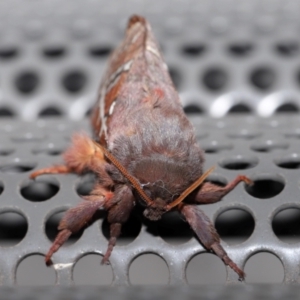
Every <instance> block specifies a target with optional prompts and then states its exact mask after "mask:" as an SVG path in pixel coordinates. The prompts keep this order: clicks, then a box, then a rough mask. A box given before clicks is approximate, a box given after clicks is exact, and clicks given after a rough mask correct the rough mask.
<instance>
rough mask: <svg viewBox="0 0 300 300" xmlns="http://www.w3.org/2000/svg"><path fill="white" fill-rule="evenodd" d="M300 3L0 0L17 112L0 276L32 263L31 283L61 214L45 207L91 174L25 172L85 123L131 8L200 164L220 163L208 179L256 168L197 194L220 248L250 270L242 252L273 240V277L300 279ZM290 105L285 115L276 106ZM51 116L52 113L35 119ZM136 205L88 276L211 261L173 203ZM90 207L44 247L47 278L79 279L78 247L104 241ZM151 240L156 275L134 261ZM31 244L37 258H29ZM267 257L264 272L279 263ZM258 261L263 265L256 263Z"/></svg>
mask: <svg viewBox="0 0 300 300" xmlns="http://www.w3.org/2000/svg"><path fill="white" fill-rule="evenodd" d="M299 6H300V3H299V1H279V0H278V1H275V0H274V1H267V0H264V1H258V0H257V1H253V0H249V1H247V0H243V1H241V0H239V1H234V0H218V1H210V0H207V1H196V0H189V1H180V0H176V1H171V2H170V1H166V0H165V1H160V3H159V5H154V4H153V1H137V0H130V1H122V2H120V1H109V2H105V3H104V1H92V0H85V1H64V2H63V3H62V2H61V1H58V0H55V1H53V0H52V1H39V2H36V1H35V2H28V1H21V0H9V1H4V0H2V1H1V2H0V117H7V116H8V117H15V119H14V120H11V119H9V118H8V119H5V118H4V119H3V120H1V121H0V139H1V144H0V191H1V190H2V192H1V195H0V213H1V214H0V229H1V230H0V253H1V255H0V266H1V268H0V274H1V276H0V284H1V285H3V286H7V285H14V284H19V285H22V284H26V279H28V278H30V277H32V276H33V273H35V274H37V275H36V277H35V278H36V279H35V282H34V283H33V282H31V285H35V284H36V285H38V284H40V283H39V277H42V274H41V273H39V272H40V269H38V268H39V267H40V266H44V264H43V260H42V256H43V255H44V254H45V253H46V251H47V250H48V248H49V246H50V244H51V242H50V239H52V238H53V236H54V235H55V233H56V232H55V227H56V225H57V222H58V219H59V217H60V216H61V214H60V215H58V216H57V215H56V216H55V217H53V218H51V216H52V215H54V214H55V213H56V212H61V211H64V210H66V209H67V208H69V207H71V206H73V205H75V204H76V203H78V202H79V201H80V197H79V195H78V192H79V193H86V192H88V189H89V188H90V186H91V182H92V179H91V178H86V179H84V180H83V181H80V180H79V178H78V177H76V176H74V175H70V176H44V177H41V178H40V179H38V180H37V183H33V182H30V181H29V180H28V174H29V173H30V171H31V170H33V169H35V168H40V167H44V166H48V165H51V164H53V163H56V162H59V161H60V158H59V156H58V154H59V153H61V151H63V149H65V148H66V147H67V144H68V142H69V137H70V134H71V132H74V131H77V130H87V131H89V126H88V122H87V121H86V120H83V118H84V117H85V115H86V114H87V113H88V111H89V109H90V108H91V106H92V105H93V103H94V101H95V98H96V94H97V89H98V84H99V81H100V78H101V75H102V73H103V71H104V66H105V64H106V60H107V57H108V54H109V52H110V51H111V49H113V48H114V47H115V45H117V44H118V43H119V42H120V40H121V38H122V36H123V32H124V28H125V23H126V20H127V18H128V17H129V15H131V14H132V13H141V14H143V15H145V16H146V17H147V18H148V19H149V20H150V22H151V24H152V26H153V28H154V32H155V34H156V36H157V37H158V40H159V41H160V42H161V45H162V49H163V52H164V56H165V58H166V61H167V63H168V65H169V67H170V71H171V75H172V77H173V80H174V82H175V84H176V86H177V87H178V90H179V92H180V96H181V98H182V102H183V106H184V108H185V110H186V111H187V112H192V113H196V114H195V115H194V116H193V117H191V120H192V121H193V123H195V126H196V129H197V132H198V138H199V142H200V144H201V146H202V147H203V148H204V149H205V150H206V152H207V154H206V164H205V166H206V168H208V167H210V166H212V165H217V169H216V171H215V172H214V174H213V175H212V176H211V177H210V179H211V180H213V181H216V182H219V183H221V184H224V183H226V182H228V181H230V180H231V179H233V178H234V177H235V176H236V174H238V173H242V174H246V175H248V176H249V177H250V178H252V179H253V180H254V181H255V182H256V184H255V186H254V187H253V189H248V190H247V189H246V188H245V187H244V186H243V185H240V186H239V187H238V188H237V189H235V190H234V191H233V192H232V193H230V194H229V195H228V196H226V197H225V198H224V200H223V201H222V202H220V203H217V204H213V205H207V206H202V208H203V209H204V210H205V212H206V213H207V214H208V216H209V217H210V218H211V219H212V220H213V221H214V222H215V224H216V227H217V229H218V231H219V233H220V235H221V237H222V240H223V242H222V243H223V245H224V247H225V249H226V250H227V251H228V253H229V255H230V256H231V257H232V258H233V259H234V260H235V261H236V262H237V263H238V264H239V265H240V266H242V267H244V268H245V269H246V272H247V274H248V277H247V278H246V283H249V282H253V281H251V272H250V271H251V266H252V265H253V262H252V257H253V258H254V257H256V256H257V254H260V253H262V252H263V253H272V254H274V255H275V257H277V259H276V261H277V262H279V265H280V266H281V264H282V265H283V268H284V270H283V271H282V275H280V276H282V277H280V276H279V279H278V278H277V279H276V280H275V282H281V281H283V282H284V283H296V284H298V283H299V275H298V274H299V257H300V256H299V254H300V253H299V249H300V247H299V242H300V238H299V236H300V226H299V223H300V221H299V220H300V217H299V216H300V213H299V211H300V210H299V209H300V207H299V201H298V198H299V197H298V195H299V185H300V184H299V183H300V178H299V174H298V173H299V166H300V157H299V155H300V153H299V150H298V149H299V141H300V140H299V137H300V121H299V104H300V100H299V82H300V81H299V73H300V68H299V65H300V64H299V51H300V48H299V37H298V32H299V20H298V12H299V8H300V7H299ZM16 8H18V9H16ZM133 8H134V10H133ZM287 111H288V112H293V113H295V115H294V117H293V116H291V115H282V116H279V115H278V114H277V113H279V112H287ZM231 113H247V114H248V115H249V117H245V114H243V115H244V117H238V118H236V117H233V116H232V115H231ZM250 114H252V115H253V116H252V117H250ZM225 115H229V116H227V117H226V118H222V119H212V118H211V117H222V116H225ZM254 115H256V116H257V115H258V116H264V117H266V116H269V117H270V116H272V117H271V118H269V119H260V118H258V117H254ZM48 116H59V118H58V119H56V120H46V121H43V120H40V121H37V120H36V119H37V117H48ZM21 120H29V121H32V123H25V122H23V121H21ZM8 213H9V214H8ZM20 216H21V217H20ZM22 216H23V217H22ZM139 216H140V213H139V211H138V210H136V211H135V212H134V214H133V218H132V219H131V220H130V223H129V225H128V226H127V228H126V227H125V228H124V236H123V239H121V242H120V243H119V244H118V245H117V246H116V248H115V250H114V252H113V255H112V257H111V267H106V269H104V271H103V273H104V275H103V274H102V275H103V276H104V277H103V278H102V277H101V276H102V275H101V276H100V277H99V280H98V281H97V283H99V284H100V285H103V284H104V285H105V284H106V285H109V284H112V285H113V286H119V285H129V284H138V283H140V282H141V281H139V278H141V277H142V276H144V275H145V274H148V275H149V277H148V278H147V279H146V281H142V282H144V283H145V282H146V283H147V282H150V283H153V282H154V283H158V282H159V283H160V284H163V285H166V284H168V283H169V284H171V285H177V284H183V285H184V284H187V283H188V284H197V283H198V284H199V282H198V281H197V278H199V277H201V276H200V275H201V274H207V273H210V272H211V271H212V272H213V271H214V269H215V265H214V264H212V263H211V261H210V260H209V263H207V264H205V265H204V267H202V268H198V267H197V266H198V265H197V261H196V260H195V259H196V258H197V257H199V256H198V254H201V255H203V253H204V252H206V251H205V250H204V249H203V248H202V247H201V245H200V244H199V242H198V241H197V240H196V239H195V238H193V237H192V232H191V231H190V230H189V228H188V226H187V225H186V223H184V222H183V221H182V220H180V219H179V218H178V216H168V217H166V218H165V219H164V220H163V221H162V222H158V223H149V222H145V220H143V219H140V217H139ZM99 218H100V219H99V220H100V221H95V222H94V223H93V224H92V226H90V227H88V228H87V229H86V230H85V231H84V233H81V234H82V235H81V237H77V241H76V239H75V240H73V244H69V245H68V246H66V247H63V248H62V249H61V250H60V251H59V252H58V253H56V254H55V255H54V257H53V261H54V267H52V268H48V272H51V275H50V277H49V278H50V279H49V280H48V279H47V280H44V281H42V284H46V285H48V284H49V285H53V284H54V283H57V284H73V283H75V284H76V283H78V280H77V279H76V278H77V275H76V269H79V273H80V270H83V265H84V264H87V263H84V264H83V265H82V264H81V262H82V260H83V258H84V256H85V255H87V254H93V253H94V254H100V255H101V254H102V253H103V252H104V251H105V249H106V246H107V240H106V237H105V236H106V235H107V225H106V224H105V221H104V220H105V219H104V216H99ZM49 219H50V220H49ZM103 223H104V224H103ZM168 224H171V226H170V225H168ZM298 228H299V229H298ZM75 241H76V242H75ZM149 253H152V254H155V255H156V256H155V257H156V258H157V257H160V258H161V259H160V260H158V265H159V266H160V269H159V270H160V271H159V272H161V273H163V274H164V276H162V278H161V277H160V276H158V274H157V273H154V274H155V275H153V273H152V269H151V267H152V266H154V263H153V260H152V261H151V262H150V264H149V263H148V264H146V265H142V264H140V263H139V262H138V263H136V262H137V261H138V257H143V255H145V254H149ZM35 255H41V256H40V258H41V260H40V261H38V262H37V264H32V261H31V260H30V258H31V257H34V256H35ZM139 255H141V256H139ZM201 255H200V257H201ZM217 260H218V259H217ZM26 262H27V265H26V267H23V266H24V264H26ZM99 262H100V257H98V256H97V259H96V260H94V261H93V263H92V265H88V266H89V268H90V269H91V267H93V265H95V266H96V269H98V267H99V268H100V266H99ZM220 264H221V266H223V265H222V262H220ZM76 266H77V267H76ZM149 266H150V267H149ZM161 266H164V267H161ZM271 268H272V264H270V265H269V266H268V267H267V269H270V270H269V273H274V274H275V273H276V272H273V269H271ZM195 269H197V270H198V273H197V272H196V273H194V271H195ZM199 269H200V271H199ZM36 270H38V271H36ZM134 270H138V271H139V272H136V273H135V271H134ZM259 270H260V271H259V272H258V273H261V274H264V271H266V270H265V265H264V264H262V268H260V269H259ZM223 271H224V270H223ZM227 271H228V273H227V275H226V273H224V272H223V273H222V268H221V269H219V268H217V269H216V270H215V273H214V272H213V273H212V275H211V277H210V278H211V282H210V281H209V282H207V281H206V282H205V283H215V281H214V279H215V277H216V276H221V277H222V276H223V277H224V278H223V280H221V281H220V282H221V283H225V282H226V283H231V282H236V283H237V282H238V280H237V276H236V274H234V273H233V272H232V271H231V270H227ZM199 272H200V273H199ZM22 274H23V276H22ZM39 274H41V275H40V276H39ZM199 274H200V275H199ZM220 274H221V275H220ZM222 274H223V275H222ZM249 274H250V275H249ZM256 274H257V273H256ZM89 275H90V277H97V276H98V275H97V273H96V275H95V274H94V273H92V272H91V271H90V274H89ZM159 275H161V274H159ZM82 276H83V277H86V278H87V277H88V276H87V275H85V273H83V275H82ZM256 276H257V278H258V279H257V281H258V282H260V280H262V281H263V280H264V275H262V276H261V277H259V276H258V275H256ZM24 278H25V279H24ZM153 278H154V279H153ZM147 280H148V281H147ZM155 280H156V281H155ZM79 281H80V280H79ZM254 281H255V280H254ZM82 282H86V281H84V280H83V281H82ZM217 282H219V281H217ZM263 282H265V281H263ZM273 282H274V281H273ZM200 283H201V281H200ZM202 283H203V282H202ZM282 291H283V290H282ZM211 293H213V292H209V294H210V295H211ZM282 293H284V291H283V292H282ZM274 294H275V292H274ZM280 295H281V294H280Z"/></svg>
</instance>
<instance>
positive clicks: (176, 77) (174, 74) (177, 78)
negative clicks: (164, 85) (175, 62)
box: [169, 67, 182, 89]
mask: <svg viewBox="0 0 300 300" xmlns="http://www.w3.org/2000/svg"><path fill="white" fill-rule="evenodd" d="M169 73H170V76H171V78H172V81H173V83H174V85H175V87H176V89H180V86H181V81H182V77H181V74H180V72H179V70H178V69H177V68H175V67H169Z"/></svg>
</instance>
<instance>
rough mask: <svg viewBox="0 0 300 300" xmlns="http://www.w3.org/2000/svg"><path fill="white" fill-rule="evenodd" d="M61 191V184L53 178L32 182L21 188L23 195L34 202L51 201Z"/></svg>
mask: <svg viewBox="0 0 300 300" xmlns="http://www.w3.org/2000/svg"><path fill="white" fill-rule="evenodd" d="M58 191H59V183H58V182H57V181H56V180H54V179H53V178H51V180H50V179H48V180H47V179H44V178H43V179H37V180H34V181H33V180H31V181H29V182H28V183H26V184H23V185H22V187H21V190H20V192H21V195H22V196H23V197H24V198H25V199H27V200H29V201H32V202H42V201H46V200H49V199H51V198H52V197H53V196H55V195H56V194H57V193H58Z"/></svg>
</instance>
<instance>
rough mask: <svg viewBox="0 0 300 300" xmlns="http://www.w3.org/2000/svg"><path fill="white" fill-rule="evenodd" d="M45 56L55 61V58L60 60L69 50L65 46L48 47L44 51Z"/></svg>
mask: <svg viewBox="0 0 300 300" xmlns="http://www.w3.org/2000/svg"><path fill="white" fill-rule="evenodd" d="M42 52H43V55H44V56H45V57H47V58H51V59H55V58H60V57H63V56H64V55H65V54H66V52H67V49H66V48H65V47H64V46H58V45H56V46H55V45H52V46H50V45H49V46H47V47H45V48H44V49H43V50H42Z"/></svg>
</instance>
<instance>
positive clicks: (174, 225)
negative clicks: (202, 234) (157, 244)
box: [155, 211, 194, 245]
mask: <svg viewBox="0 0 300 300" xmlns="http://www.w3.org/2000/svg"><path fill="white" fill-rule="evenodd" d="M155 223H156V224H155V225H156V226H157V231H158V235H159V236H160V237H161V238H162V239H163V240H164V241H165V242H167V243H168V244H172V245H178V244H182V243H186V242H188V241H189V240H190V239H191V238H192V237H193V235H194V234H193V231H192V230H191V228H190V226H189V225H188V223H187V222H186V221H185V220H184V218H183V217H182V216H181V215H180V213H179V212H177V211H174V212H168V213H165V214H164V215H163V216H162V218H161V220H159V221H157V222H155Z"/></svg>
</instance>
